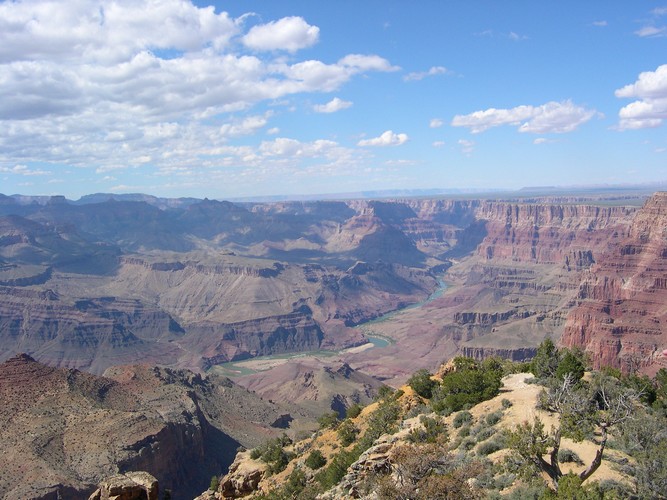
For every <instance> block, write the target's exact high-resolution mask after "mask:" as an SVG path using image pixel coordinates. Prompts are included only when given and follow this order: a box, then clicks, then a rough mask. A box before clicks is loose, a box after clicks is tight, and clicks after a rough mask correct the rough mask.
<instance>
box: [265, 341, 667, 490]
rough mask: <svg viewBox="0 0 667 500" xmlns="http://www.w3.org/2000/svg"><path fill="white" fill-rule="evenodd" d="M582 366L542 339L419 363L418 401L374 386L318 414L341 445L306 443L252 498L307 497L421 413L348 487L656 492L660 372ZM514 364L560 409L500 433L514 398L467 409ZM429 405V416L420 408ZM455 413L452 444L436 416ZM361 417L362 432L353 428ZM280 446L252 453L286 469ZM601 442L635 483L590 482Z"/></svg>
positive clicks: (663, 412) (662, 466)
mask: <svg viewBox="0 0 667 500" xmlns="http://www.w3.org/2000/svg"><path fill="white" fill-rule="evenodd" d="M585 363H586V358H585V356H584V354H583V353H582V352H581V351H578V350H576V349H572V350H570V349H558V348H556V347H555V345H554V344H553V343H552V342H551V341H549V340H547V341H545V342H544V343H543V344H542V345H541V346H540V348H539V349H538V356H536V358H535V359H534V360H533V361H532V362H531V363H528V364H526V363H522V364H516V363H510V362H505V361H501V360H498V359H495V358H492V359H489V360H486V361H483V362H478V361H475V360H472V359H469V358H456V359H455V360H454V366H455V368H456V369H455V371H453V372H451V373H448V374H447V375H445V376H444V377H443V380H442V381H441V382H438V381H436V380H433V379H431V375H430V374H429V373H428V372H427V371H425V370H419V371H418V372H416V373H415V374H413V376H412V377H410V386H411V387H412V388H413V389H414V390H415V392H416V393H417V394H419V395H420V396H421V397H422V398H424V401H423V404H417V405H414V404H412V405H411V406H410V405H406V404H405V403H406V401H407V400H405V399H402V394H403V392H402V391H400V390H399V391H393V390H391V389H389V388H386V389H383V390H381V391H380V393H379V395H378V398H377V401H378V405H377V407H376V408H375V409H374V411H372V412H370V413H368V414H367V415H365V416H364V419H363V421H361V422H359V421H356V420H355V421H353V420H352V418H346V419H345V420H343V421H342V422H341V421H340V420H338V418H337V415H336V414H335V413H328V414H326V415H324V416H323V417H322V418H321V419H320V426H321V427H322V428H324V429H334V430H335V431H336V434H337V436H338V439H339V442H340V444H341V446H340V447H339V448H337V453H335V454H334V455H333V456H331V457H329V459H328V460H327V459H325V457H324V456H323V455H322V453H321V452H320V451H319V450H317V449H312V450H311V451H310V453H309V455H308V457H307V458H306V459H305V460H304V462H303V464H305V466H304V465H302V466H301V467H303V469H300V468H298V467H299V466H298V465H297V468H295V470H294V471H293V472H292V473H291V474H290V476H289V478H288V479H287V480H286V482H285V483H283V486H282V487H281V488H279V489H278V490H275V491H273V492H271V493H270V494H268V495H267V496H265V497H261V496H260V497H259V498H271V499H277V500H283V499H284V500H287V499H300V500H311V499H315V498H316V497H317V495H318V494H321V493H323V492H324V491H327V490H329V489H331V488H333V487H334V486H336V485H338V484H339V483H340V481H341V479H342V478H343V476H345V474H346V473H348V469H349V467H350V465H351V464H352V463H354V462H355V461H357V460H358V459H359V457H361V456H362V454H363V453H364V452H366V451H367V450H369V449H370V448H371V447H372V446H373V445H374V444H378V443H377V439H378V438H379V437H380V436H382V435H383V434H392V433H395V432H396V431H397V430H398V429H399V428H400V427H401V425H400V422H401V420H405V419H406V418H408V417H414V416H418V417H419V424H417V425H415V426H414V427H413V428H412V429H411V430H410V431H409V432H408V433H407V435H406V437H405V438H404V441H403V442H402V444H400V442H399V443H397V444H395V445H394V447H393V448H392V451H391V459H390V460H387V462H386V463H383V462H382V460H383V459H382V458H380V459H377V458H376V457H377V456H380V457H381V456H382V453H384V451H382V450H384V449H386V448H383V447H382V446H379V447H378V448H377V450H376V449H374V450H373V453H372V456H373V457H374V458H373V462H372V463H373V467H374V469H373V471H366V472H364V473H362V474H361V476H359V482H356V483H355V486H354V487H355V490H357V492H358V493H359V495H361V496H364V495H368V494H371V493H373V492H374V493H375V494H376V495H377V498H379V499H406V500H407V499H431V498H433V499H438V498H492V499H501V498H503V499H522V500H523V499H526V498H527V499H535V500H551V499H554V500H556V499H581V500H589V499H621V498H664V492H665V491H667V425H666V424H667V370H661V371H660V372H659V373H658V375H657V376H656V378H655V379H654V380H651V379H649V378H648V377H645V376H639V375H636V374H630V375H628V374H621V373H620V372H619V371H618V370H612V369H604V370H602V371H601V372H592V373H590V374H588V375H587V376H586V377H584V376H583V374H584V373H583V369H584V366H585ZM519 366H521V367H523V368H526V367H529V368H530V369H531V370H532V371H533V373H534V374H535V376H536V378H535V379H533V380H534V381H536V383H538V384H540V385H543V386H544V389H543V391H542V393H541V395H540V397H539V403H538V404H539V407H540V408H541V409H543V410H545V411H547V412H549V413H551V414H552V415H555V416H556V417H557V419H556V424H555V425H554V426H551V425H550V426H549V428H547V426H545V425H544V423H543V422H542V421H541V420H540V419H539V418H537V417H536V418H535V419H534V420H533V421H531V422H523V423H521V424H519V425H518V426H516V427H515V428H513V429H509V430H503V431H499V430H498V426H497V424H499V423H500V422H501V420H502V416H503V412H504V411H505V410H507V409H508V408H511V407H512V403H511V401H510V400H508V399H503V400H502V401H501V403H500V405H501V406H502V409H499V410H497V411H493V412H488V413H486V414H482V415H479V417H478V418H476V419H475V418H473V416H472V414H471V412H470V411H468V409H469V408H471V407H472V406H473V405H474V404H477V403H479V402H481V401H484V400H486V399H489V398H491V397H494V396H495V395H497V394H498V393H499V388H500V378H501V377H502V376H503V375H504V374H507V373H513V372H516V371H517V370H518V369H519ZM429 391H430V397H428V396H429ZM411 402H412V400H411ZM408 406H410V407H408ZM434 410H436V412H435V414H433V413H431V414H425V413H428V412H433V411H434ZM452 412H456V414H455V415H454V416H453V418H452V420H451V421H452V427H453V428H454V429H458V431H456V432H455V433H454V436H455V438H456V440H455V442H453V443H450V442H449V432H448V428H447V425H446V424H445V421H444V418H443V417H442V415H448V414H450V413H452ZM360 413H361V407H359V406H356V407H355V406H353V407H350V409H349V410H348V417H355V418H356V417H358V416H359V415H360ZM358 426H359V427H361V428H364V427H365V428H366V430H365V431H364V432H360V431H359V427H358ZM566 437H567V438H570V439H572V440H574V441H575V442H578V441H581V440H583V439H587V440H589V441H591V442H593V443H595V444H596V445H597V453H596V455H595V457H594V458H593V459H589V460H588V462H587V463H583V461H582V460H581V458H580V457H579V455H578V454H577V453H576V452H575V451H573V450H571V449H566V448H563V447H561V441H562V439H563V438H566ZM286 445H287V443H285V442H284V440H283V439H278V440H273V441H271V442H269V443H267V444H265V445H263V446H262V447H258V448H257V449H255V450H252V454H253V455H254V456H255V458H260V459H262V460H264V461H266V462H267V463H269V464H270V467H269V469H270V471H272V472H273V471H277V470H282V469H281V467H282V468H284V466H285V465H286V463H287V462H286V460H287V461H289V459H290V458H291V455H290V454H289V452H286V451H285V450H284V449H283V448H284V447H285V446H286ZM506 448H509V449H510V451H511V453H509V454H508V455H507V454H503V455H493V454H494V453H495V452H497V451H499V450H503V449H506ZM609 448H615V449H617V450H619V451H622V452H624V453H626V454H627V455H629V456H630V458H628V457H627V455H625V456H622V457H621V456H619V457H618V458H616V459H615V467H617V468H618V470H619V471H620V472H622V473H623V474H624V475H625V477H626V478H630V480H631V481H632V482H633V484H632V486H629V485H627V484H624V483H619V482H615V481H610V480H607V481H602V482H601V483H599V484H598V483H596V482H594V481H593V479H594V477H595V476H594V474H595V472H596V470H597V469H598V468H599V467H600V465H601V462H602V459H603V457H604V458H607V456H608V455H609V452H608V451H607V450H608V449H609ZM616 453H617V454H618V452H616ZM489 456H491V457H493V461H494V462H497V463H494V462H492V461H491V460H489V458H488V457H489ZM616 456H618V455H616ZM376 460H379V461H378V462H376ZM566 463H569V464H574V465H576V466H577V468H576V469H575V471H576V473H569V474H566V473H564V471H562V469H561V465H562V464H566ZM360 470H362V469H360ZM568 470H569V468H568ZM310 471H315V472H314V473H313V472H310ZM358 472H359V471H357V473H358ZM544 477H546V478H548V479H549V481H548V482H547V481H545V480H544V479H543V478H544Z"/></svg>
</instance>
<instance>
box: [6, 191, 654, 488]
mask: <svg viewBox="0 0 667 500" xmlns="http://www.w3.org/2000/svg"><path fill="white" fill-rule="evenodd" d="M665 228H667V193H664V192H658V193H654V194H649V193H644V192H639V193H637V192H625V191H621V192H604V191H600V192H591V193H575V194H571V193H570V194H566V193H555V194H523V193H521V192H518V193H513V194H511V195H503V196H496V197H494V196H485V197H480V198H472V197H470V198H465V197H461V196H457V197H441V198H409V199H408V198H393V199H392V198H383V199H374V200H370V199H351V200H340V201H291V202H289V201H285V202H271V203H268V202H267V203H258V202H243V203H241V202H237V203H230V202H225V201H213V200H208V199H204V200H199V199H191V198H181V199H166V198H157V197H152V196H148V195H105V194H98V195H91V196H88V197H84V198H81V199H80V200H78V201H71V200H67V199H65V198H63V197H25V196H4V195H0V360H2V361H3V362H4V363H3V364H2V365H0V372H1V373H2V376H1V377H0V391H1V393H2V401H3V402H4V404H3V406H4V408H3V413H4V414H5V415H4V417H3V418H5V419H7V421H11V425H5V426H3V429H2V440H3V443H4V445H3V448H4V450H5V453H4V456H3V460H4V461H5V463H4V464H3V466H2V470H3V473H2V475H0V494H2V495H4V496H6V497H8V498H9V497H14V498H22V497H26V498H28V497H30V498H56V497H55V496H54V495H56V494H58V492H60V494H64V493H63V492H66V493H67V495H68V496H67V498H70V497H71V498H87V495H88V494H90V493H91V492H92V490H93V489H94V487H95V486H96V484H97V483H98V482H99V481H100V480H101V479H102V478H103V477H105V476H108V475H110V474H112V473H115V472H118V471H121V472H123V471H128V470H148V471H149V472H151V473H152V474H154V475H155V476H156V477H157V478H158V479H159V481H160V484H162V485H164V486H167V487H168V488H170V489H171V490H173V491H174V492H175V493H176V494H177V497H178V498H187V497H188V496H194V494H196V493H197V492H198V491H201V490H203V489H204V488H205V487H206V485H207V481H208V479H209V478H210V477H211V474H215V473H219V472H222V471H224V470H225V469H226V468H227V467H228V466H229V465H230V464H231V461H232V459H233V457H234V454H235V451H236V448H237V447H239V446H244V447H248V448H250V447H253V446H257V445H258V444H259V442H260V441H261V440H262V439H268V438H270V437H275V436H277V435H279V434H280V433H281V432H283V431H284V430H285V429H287V428H290V429H291V431H292V432H302V433H303V432H311V431H312V430H314V427H313V422H314V420H315V419H316V418H317V417H318V416H319V415H321V414H322V413H324V412H326V411H335V412H337V413H338V414H339V415H341V416H343V415H344V414H345V410H346V408H349V407H350V406H352V405H354V404H358V403H362V404H365V403H368V402H370V401H372V399H373V397H374V396H375V394H376V393H377V390H378V389H379V388H380V387H381V386H382V385H383V384H386V385H389V386H394V387H399V386H401V384H403V383H405V381H406V380H407V378H408V377H409V376H410V375H411V374H412V373H414V372H415V371H417V370H419V369H428V370H431V371H434V370H436V369H437V368H438V366H440V364H441V363H443V362H445V361H447V360H449V359H451V358H453V357H454V356H456V355H464V356H468V357H470V358H473V359H477V360H483V359H485V358H488V357H491V356H500V357H502V358H505V359H510V360H514V361H521V360H527V359H530V358H532V357H533V356H534V355H535V354H536V350H537V347H538V345H539V344H540V343H541V342H542V341H543V340H545V339H552V340H554V341H555V342H556V343H558V344H560V345H563V346H567V347H579V348H581V349H583V350H584V351H585V352H586V353H587V354H588V356H589V359H590V362H591V364H592V366H593V367H595V368H600V367H603V366H607V367H612V368H618V369H620V370H621V371H623V372H625V373H630V372H633V373H634V372H637V371H639V372H640V373H646V374H648V375H654V374H655V373H656V372H657V371H658V370H659V369H660V368H662V367H666V366H667V364H666V363H665V359H664V358H663V357H662V350H663V349H665V348H666V347H667V328H666V327H665V322H666V321H667V308H666V307H665V304H667V274H666V273H667V267H666V266H667V264H666V263H667V234H666V233H665V230H666V229H665ZM8 402H11V404H10V403H8ZM12 415H14V416H16V417H15V418H13V417H11V416H12ZM25 435H28V436H31V437H30V439H28V440H25V439H21V436H25ZM183 450H187V453H188V454H189V455H182V456H181V457H180V458H179V459H178V460H176V459H175V456H176V455H180V454H182V453H183ZM92 455H95V458H94V459H92V458H91V457H92ZM195 463H197V464H199V465H197V466H196V467H195V469H192V466H193V464H195ZM20 478H22V479H20ZM178 495H180V496H178Z"/></svg>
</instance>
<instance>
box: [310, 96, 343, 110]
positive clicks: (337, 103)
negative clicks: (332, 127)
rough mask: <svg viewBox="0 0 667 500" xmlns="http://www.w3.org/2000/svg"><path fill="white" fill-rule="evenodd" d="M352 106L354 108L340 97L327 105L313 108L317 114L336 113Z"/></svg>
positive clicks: (318, 105) (317, 105)
mask: <svg viewBox="0 0 667 500" xmlns="http://www.w3.org/2000/svg"><path fill="white" fill-rule="evenodd" d="M350 106H352V102H350V101H344V100H342V99H340V98H339V97H334V98H333V99H331V100H330V101H329V102H328V103H326V104H316V105H315V106H313V109H314V110H315V111H316V112H317V113H335V112H336V111H340V110H342V109H347V108H349V107H350Z"/></svg>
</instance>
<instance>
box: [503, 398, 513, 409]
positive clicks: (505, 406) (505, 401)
mask: <svg viewBox="0 0 667 500" xmlns="http://www.w3.org/2000/svg"><path fill="white" fill-rule="evenodd" d="M500 404H501V405H502V407H503V409H504V410H507V409H508V408H511V407H512V402H511V401H510V400H509V399H507V398H503V399H502V401H501V402H500Z"/></svg>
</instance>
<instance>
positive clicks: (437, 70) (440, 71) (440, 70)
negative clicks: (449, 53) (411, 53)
mask: <svg viewBox="0 0 667 500" xmlns="http://www.w3.org/2000/svg"><path fill="white" fill-rule="evenodd" d="M445 73H447V68H445V67H444V66H433V67H432V68H431V69H429V70H428V71H422V72H418V73H408V74H407V75H405V76H404V77H403V80H405V81H406V82H412V81H419V80H423V79H424V78H426V77H427V76H435V75H444V74H445Z"/></svg>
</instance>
